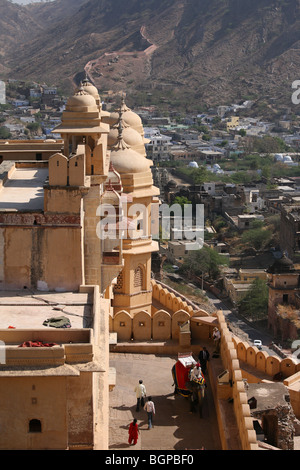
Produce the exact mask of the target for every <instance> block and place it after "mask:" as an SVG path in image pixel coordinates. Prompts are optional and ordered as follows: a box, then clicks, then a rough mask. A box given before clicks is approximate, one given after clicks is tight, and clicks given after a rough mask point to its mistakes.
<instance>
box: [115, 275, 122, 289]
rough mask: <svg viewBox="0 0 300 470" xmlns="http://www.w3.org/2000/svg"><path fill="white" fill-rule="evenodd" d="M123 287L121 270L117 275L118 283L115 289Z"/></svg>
mask: <svg viewBox="0 0 300 470" xmlns="http://www.w3.org/2000/svg"><path fill="white" fill-rule="evenodd" d="M122 289H123V272H122V271H121V272H120V274H119V275H118V277H117V284H116V285H115V291H121V290H122Z"/></svg>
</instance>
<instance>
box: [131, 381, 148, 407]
mask: <svg viewBox="0 0 300 470" xmlns="http://www.w3.org/2000/svg"><path fill="white" fill-rule="evenodd" d="M134 391H135V394H136V411H140V405H141V406H142V407H144V400H145V397H146V395H147V393H146V387H145V385H144V384H143V381H142V380H139V383H138V385H137V386H136V387H135V389H134Z"/></svg>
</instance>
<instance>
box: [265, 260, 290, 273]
mask: <svg viewBox="0 0 300 470" xmlns="http://www.w3.org/2000/svg"><path fill="white" fill-rule="evenodd" d="M292 271H294V263H293V261H292V260H290V259H289V258H288V257H287V256H286V255H283V256H282V258H280V259H277V260H276V261H275V262H274V263H273V264H272V266H270V268H269V269H268V272H269V273H271V274H283V273H286V272H292Z"/></svg>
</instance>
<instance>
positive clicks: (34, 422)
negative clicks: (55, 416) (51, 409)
mask: <svg viewBox="0 0 300 470" xmlns="http://www.w3.org/2000/svg"><path fill="white" fill-rule="evenodd" d="M29 432H42V423H41V422H40V420H39V419H31V420H30V421H29Z"/></svg>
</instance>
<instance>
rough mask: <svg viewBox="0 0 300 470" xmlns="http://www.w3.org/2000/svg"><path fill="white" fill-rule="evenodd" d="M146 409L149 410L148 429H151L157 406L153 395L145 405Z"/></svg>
mask: <svg viewBox="0 0 300 470" xmlns="http://www.w3.org/2000/svg"><path fill="white" fill-rule="evenodd" d="M144 410H146V411H147V415H148V429H151V428H152V420H153V416H154V415H155V406H154V403H153V401H152V398H151V397H149V398H148V401H147V403H146V404H145V406H144Z"/></svg>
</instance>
